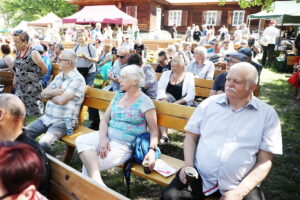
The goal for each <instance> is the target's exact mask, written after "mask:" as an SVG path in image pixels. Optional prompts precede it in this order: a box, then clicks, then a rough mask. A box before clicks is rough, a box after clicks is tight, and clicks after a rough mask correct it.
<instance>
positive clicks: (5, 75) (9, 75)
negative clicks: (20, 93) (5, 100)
mask: <svg viewBox="0 0 300 200" xmlns="http://www.w3.org/2000/svg"><path fill="white" fill-rule="evenodd" d="M13 83H14V73H13V72H5V71H0V84H1V85H5V91H4V92H5V93H11V91H12V89H13Z"/></svg>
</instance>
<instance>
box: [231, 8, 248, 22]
mask: <svg viewBox="0 0 300 200" xmlns="http://www.w3.org/2000/svg"><path fill="white" fill-rule="evenodd" d="M244 17H245V11H244V10H235V11H233V17H232V26H238V25H241V24H242V23H244Z"/></svg>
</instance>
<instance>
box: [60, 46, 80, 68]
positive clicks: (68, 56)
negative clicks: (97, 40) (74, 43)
mask: <svg viewBox="0 0 300 200" xmlns="http://www.w3.org/2000/svg"><path fill="white" fill-rule="evenodd" d="M61 54H64V56H65V58H66V59H68V60H70V61H71V63H72V65H74V66H75V65H76V58H77V55H76V53H75V51H73V50H71V49H65V50H63V51H62V52H61Z"/></svg>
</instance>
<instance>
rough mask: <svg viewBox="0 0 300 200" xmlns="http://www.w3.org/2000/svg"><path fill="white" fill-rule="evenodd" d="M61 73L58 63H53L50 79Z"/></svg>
mask: <svg viewBox="0 0 300 200" xmlns="http://www.w3.org/2000/svg"><path fill="white" fill-rule="evenodd" d="M59 73H60V68H59V65H58V63H52V73H51V77H50V81H52V80H53V79H54V77H55V76H57V75H58V74H59Z"/></svg>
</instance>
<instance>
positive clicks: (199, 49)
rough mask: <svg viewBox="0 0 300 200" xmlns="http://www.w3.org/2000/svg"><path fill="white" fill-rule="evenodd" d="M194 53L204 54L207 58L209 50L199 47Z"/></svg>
mask: <svg viewBox="0 0 300 200" xmlns="http://www.w3.org/2000/svg"><path fill="white" fill-rule="evenodd" d="M194 52H195V53H201V54H203V55H204V57H205V58H206V56H207V49H206V48H205V47H202V46H197V47H196V48H195V50H194Z"/></svg>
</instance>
